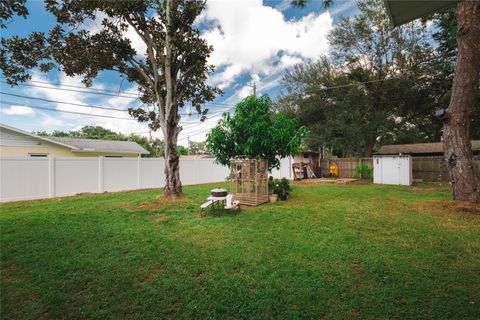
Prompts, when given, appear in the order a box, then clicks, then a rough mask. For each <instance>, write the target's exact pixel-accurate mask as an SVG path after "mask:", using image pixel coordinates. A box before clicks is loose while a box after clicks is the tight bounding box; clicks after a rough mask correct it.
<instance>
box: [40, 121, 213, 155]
mask: <svg viewBox="0 0 480 320" xmlns="http://www.w3.org/2000/svg"><path fill="white" fill-rule="evenodd" d="M37 134H38V135H40V136H52V137H65V138H77V139H101V140H117V141H134V142H136V143H138V144H139V145H141V146H142V147H143V148H144V149H145V150H147V151H148V152H149V154H146V155H142V157H148V158H163V157H164V155H165V149H164V143H163V140H161V139H159V138H154V139H149V138H147V137H144V136H140V135H138V134H129V135H125V134H123V133H119V132H114V131H112V130H110V129H107V128H104V127H101V126H84V127H82V128H81V129H79V130H72V131H58V130H55V131H53V132H52V133H48V132H46V131H39V132H37ZM177 152H178V153H179V154H180V155H186V154H187V153H189V154H205V153H207V151H206V148H205V142H191V143H190V150H188V149H187V148H185V147H184V146H181V145H178V146H177Z"/></svg>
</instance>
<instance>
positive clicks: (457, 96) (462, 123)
mask: <svg viewBox="0 0 480 320" xmlns="http://www.w3.org/2000/svg"><path fill="white" fill-rule="evenodd" d="M455 15H456V19H457V24H458V32H457V46H458V56H457V62H456V65H455V76H454V80H453V86H452V97H451V100H450V105H449V106H448V109H447V111H446V118H445V122H444V125H443V141H444V143H443V147H444V153H445V161H446V163H447V168H448V172H449V176H450V181H451V183H452V189H453V198H454V199H455V200H462V201H470V202H480V176H479V174H480V173H479V172H477V170H476V167H475V164H474V162H473V154H472V146H471V143H470V135H469V133H470V132H469V125H470V119H471V116H472V114H473V112H474V110H475V88H476V87H477V85H478V81H479V73H480V1H467V0H463V1H461V2H460V3H459V4H458V7H457V11H456V13H455Z"/></svg>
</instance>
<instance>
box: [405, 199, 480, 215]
mask: <svg viewBox="0 0 480 320" xmlns="http://www.w3.org/2000/svg"><path fill="white" fill-rule="evenodd" d="M412 207H413V208H414V209H416V210H418V211H422V212H425V211H426V212H428V211H430V212H432V211H435V212H439V213H442V214H449V213H450V214H451V213H453V214H470V215H472V216H474V217H479V218H480V205H479V204H475V203H470V202H462V201H453V200H424V201H422V202H418V203H416V204H414V205H413V206H412Z"/></svg>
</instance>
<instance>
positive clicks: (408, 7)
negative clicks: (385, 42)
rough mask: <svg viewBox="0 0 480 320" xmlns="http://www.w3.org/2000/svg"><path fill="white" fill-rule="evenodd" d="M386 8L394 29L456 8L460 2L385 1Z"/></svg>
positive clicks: (454, 0) (442, 0)
mask: <svg viewBox="0 0 480 320" xmlns="http://www.w3.org/2000/svg"><path fill="white" fill-rule="evenodd" d="M384 2H385V8H386V9H387V13H388V16H389V17H390V21H391V22H392V24H393V26H394V27H397V26H400V25H402V24H404V23H407V22H410V21H413V20H415V19H418V18H421V17H423V16H426V15H428V14H431V13H433V12H436V11H440V10H442V9H444V8H447V7H451V6H454V5H455V4H456V3H457V2H459V0H437V1H433V0H409V1H406V0H384Z"/></svg>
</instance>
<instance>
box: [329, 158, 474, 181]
mask: <svg viewBox="0 0 480 320" xmlns="http://www.w3.org/2000/svg"><path fill="white" fill-rule="evenodd" d="M474 160H475V164H476V165H477V168H478V170H479V171H480V156H474ZM361 163H366V164H367V165H368V166H370V167H373V162H372V158H339V159H336V158H333V159H320V168H321V170H322V175H324V176H326V175H328V167H329V166H331V165H336V166H338V168H339V176H340V178H353V176H354V175H355V167H356V166H358V165H359V164H361ZM412 174H413V178H414V179H421V180H423V181H431V182H434V181H448V171H447V166H446V165H445V161H444V160H443V157H442V156H437V157H412Z"/></svg>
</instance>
